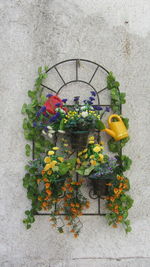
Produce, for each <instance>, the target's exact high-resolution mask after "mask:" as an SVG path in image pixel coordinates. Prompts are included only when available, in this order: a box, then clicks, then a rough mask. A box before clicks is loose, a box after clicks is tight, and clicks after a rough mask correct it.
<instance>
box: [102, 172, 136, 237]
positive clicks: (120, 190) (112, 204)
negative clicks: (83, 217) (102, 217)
mask: <svg viewBox="0 0 150 267" xmlns="http://www.w3.org/2000/svg"><path fill="white" fill-rule="evenodd" d="M107 186H109V192H110V193H109V196H107V197H106V200H107V207H108V209H109V210H110V213H109V214H108V215H107V219H108V222H109V224H112V226H113V227H114V228H116V227H117V225H118V224H119V223H122V224H123V225H124V227H125V230H126V232H130V231H131V227H130V221H129V220H127V217H128V210H129V209H130V208H131V207H132V204H133V200H132V198H131V197H130V196H128V195H126V191H128V190H129V188H130V185H129V180H128V179H127V178H126V177H124V176H123V175H117V179H115V180H114V181H113V182H110V183H108V184H107Z"/></svg>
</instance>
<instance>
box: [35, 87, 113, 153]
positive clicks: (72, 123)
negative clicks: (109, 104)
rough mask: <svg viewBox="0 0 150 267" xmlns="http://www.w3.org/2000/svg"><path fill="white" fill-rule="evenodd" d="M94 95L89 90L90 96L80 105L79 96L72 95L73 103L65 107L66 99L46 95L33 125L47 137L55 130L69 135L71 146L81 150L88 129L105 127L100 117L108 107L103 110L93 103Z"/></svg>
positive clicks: (85, 142)
mask: <svg viewBox="0 0 150 267" xmlns="http://www.w3.org/2000/svg"><path fill="white" fill-rule="evenodd" d="M95 96H96V93H95V92H94V91H91V96H90V97H89V98H88V99H87V100H84V101H83V104H81V105H80V103H79V98H80V97H79V96H77V97H74V105H73V106H68V107H67V105H66V102H67V99H62V100H61V99H60V98H58V96H52V95H47V97H48V100H47V101H46V102H45V104H44V106H43V107H41V108H40V110H39V111H38V113H37V118H36V120H35V122H34V126H35V127H41V129H42V133H43V134H44V135H47V136H48V137H52V135H53V133H55V132H59V133H64V134H66V135H69V137H70V141H71V146H72V148H73V149H74V150H81V149H83V148H85V147H86V145H87V139H88V135H89V132H90V131H92V130H99V131H100V130H102V129H104V128H105V126H104V124H103V123H102V121H101V117H102V116H103V115H104V113H105V111H108V108H107V109H105V110H103V109H102V107H100V106H97V105H94V104H93V101H94V100H95V98H94V97H95ZM54 100H55V101H54ZM56 100H57V101H56Z"/></svg>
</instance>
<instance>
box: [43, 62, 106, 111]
mask: <svg viewBox="0 0 150 267" xmlns="http://www.w3.org/2000/svg"><path fill="white" fill-rule="evenodd" d="M68 62H73V63H75V77H76V78H75V79H74V80H71V81H68V82H66V81H65V79H64V78H63V76H62V74H61V73H60V71H59V70H58V68H57V66H59V65H62V64H65V63H68ZM81 62H86V63H90V64H93V65H94V66H95V70H94V72H93V74H92V76H91V77H90V79H89V81H88V82H87V81H84V80H81V79H79V67H80V63H81ZM98 69H101V70H103V71H104V72H105V73H106V74H109V71H108V70H107V69H106V68H104V67H103V66H102V65H100V64H98V63H96V62H94V61H91V60H87V59H77V58H76V59H67V60H64V61H61V62H59V63H56V64H55V65H53V66H52V67H50V68H49V69H48V70H47V71H46V73H48V72H50V71H51V70H55V71H56V73H57V74H58V77H59V78H60V79H61V81H62V83H63V84H62V85H61V86H60V88H59V89H58V90H57V91H56V90H54V89H53V88H51V87H49V86H47V85H44V84H43V83H42V84H41V85H42V86H43V87H44V88H46V89H48V90H50V91H52V92H53V93H55V94H59V93H60V91H61V90H62V89H63V88H64V87H65V86H67V85H68V84H71V83H84V84H86V85H88V86H90V87H91V88H92V90H94V91H95V93H96V96H97V100H98V105H100V97H99V94H100V93H101V92H103V91H105V90H108V88H107V87H104V88H102V89H101V90H99V91H97V90H96V88H95V87H94V86H93V85H92V84H91V82H92V80H93V78H94V76H95V75H96V73H97V71H98ZM103 106H106V105H103ZM107 106H109V105H107Z"/></svg>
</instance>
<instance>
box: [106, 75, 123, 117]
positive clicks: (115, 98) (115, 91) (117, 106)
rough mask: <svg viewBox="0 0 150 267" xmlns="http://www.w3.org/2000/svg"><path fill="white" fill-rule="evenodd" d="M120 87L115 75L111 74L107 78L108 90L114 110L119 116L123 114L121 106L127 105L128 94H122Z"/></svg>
mask: <svg viewBox="0 0 150 267" xmlns="http://www.w3.org/2000/svg"><path fill="white" fill-rule="evenodd" d="M119 85H120V84H119V82H117V81H116V78H115V77H114V75H113V73H112V72H110V73H109V74H108V76H107V88H108V89H109V90H110V95H111V105H112V110H113V111H114V112H115V113H117V114H121V105H122V104H125V103H126V99H125V96H126V94H125V93H120V91H119Z"/></svg>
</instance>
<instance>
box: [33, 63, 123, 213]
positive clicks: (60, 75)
mask: <svg viewBox="0 0 150 267" xmlns="http://www.w3.org/2000/svg"><path fill="white" fill-rule="evenodd" d="M68 62H72V63H73V64H74V65H75V67H74V70H75V79H74V80H71V81H67V82H66V81H65V79H64V77H63V75H62V74H61V72H60V70H59V69H58V66H60V65H62V64H64V65H65V64H67V63H68ZM82 62H83V63H84V62H85V63H90V64H93V65H94V66H95V70H94V72H93V74H92V76H91V77H90V79H89V81H88V82H87V81H84V80H81V79H80V78H79V68H80V66H81V64H82ZM99 69H101V70H103V71H104V73H106V74H109V71H108V70H107V69H106V68H104V67H103V66H102V65H100V64H98V63H96V62H93V61H91V60H87V59H78V58H76V59H68V60H64V61H61V62H59V63H57V64H55V65H53V66H52V67H50V68H49V69H48V70H47V71H46V73H48V72H50V71H52V70H55V71H56V73H57V75H58V77H59V79H60V80H61V82H62V85H61V86H60V87H59V89H58V90H57V91H56V90H54V89H53V88H51V87H49V86H47V85H44V84H43V83H42V84H41V86H42V87H43V88H46V89H47V90H50V91H51V92H53V93H55V94H57V95H58V94H59V93H60V91H61V90H62V89H63V88H64V87H66V86H67V85H69V84H71V83H83V84H86V85H88V86H90V87H91V88H92V90H94V91H95V93H96V97H97V103H98V104H97V105H95V106H103V107H106V106H107V107H108V106H109V107H110V108H111V104H101V103H100V94H101V93H102V92H103V91H105V90H108V88H107V86H106V87H104V88H102V89H100V90H99V89H98V90H96V88H95V86H93V85H92V80H93V79H94V77H95V75H96V73H97V72H98V70H99ZM68 106H69V105H68ZM70 106H72V105H70ZM121 110H122V107H121V106H120V111H121ZM97 138H98V140H100V134H99V133H98V137H97ZM56 140H57V138H56ZM120 154H122V149H121V146H120ZM33 159H34V143H33ZM78 179H79V175H78V174H76V180H77V181H78ZM91 190H92V189H91ZM91 190H90V192H89V196H90V198H92V199H97V212H96V213H83V215H86V216H104V215H106V214H105V213H102V212H101V199H102V197H101V196H99V195H98V196H94V195H93V196H92V191H91ZM37 215H41V216H45V215H50V213H39V212H38V213H37ZM60 215H62V216H63V215H66V214H64V213H62V214H60Z"/></svg>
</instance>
